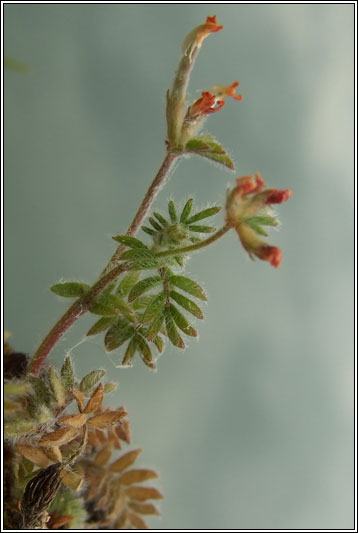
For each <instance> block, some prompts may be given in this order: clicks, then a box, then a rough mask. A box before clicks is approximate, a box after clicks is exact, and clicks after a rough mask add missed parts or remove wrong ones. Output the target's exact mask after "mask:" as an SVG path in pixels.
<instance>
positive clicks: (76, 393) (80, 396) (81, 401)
mask: <svg viewBox="0 0 358 533" xmlns="http://www.w3.org/2000/svg"><path fill="white" fill-rule="evenodd" d="M70 392H71V394H72V396H73V398H74V399H75V400H76V402H77V407H78V410H79V411H80V413H82V411H83V408H84V406H85V394H84V392H82V391H80V390H77V389H71V391H70Z"/></svg>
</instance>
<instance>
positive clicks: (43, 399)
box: [29, 376, 52, 405]
mask: <svg viewBox="0 0 358 533" xmlns="http://www.w3.org/2000/svg"><path fill="white" fill-rule="evenodd" d="M29 381H30V383H31V385H32V388H33V390H34V392H35V395H36V403H37V404H38V405H39V404H42V403H43V404H45V405H50V403H51V399H52V393H51V391H50V389H49V387H48V386H47V385H46V383H45V381H44V380H43V379H41V378H37V377H35V376H30V378H29Z"/></svg>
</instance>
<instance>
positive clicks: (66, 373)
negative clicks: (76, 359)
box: [61, 355, 75, 389]
mask: <svg viewBox="0 0 358 533" xmlns="http://www.w3.org/2000/svg"><path fill="white" fill-rule="evenodd" d="M61 378H62V381H63V383H64V384H65V385H66V387H67V389H72V388H73V386H74V384H75V374H74V371H73V367H72V361H71V358H70V356H69V355H67V356H66V358H65V360H64V363H63V365H62V368H61Z"/></svg>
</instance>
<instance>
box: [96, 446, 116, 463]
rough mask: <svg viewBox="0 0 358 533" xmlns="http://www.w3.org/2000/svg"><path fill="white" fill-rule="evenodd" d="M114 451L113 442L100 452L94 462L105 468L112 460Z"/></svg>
mask: <svg viewBox="0 0 358 533" xmlns="http://www.w3.org/2000/svg"><path fill="white" fill-rule="evenodd" d="M112 450H113V444H112V442H109V443H108V444H107V446H104V447H103V448H102V449H101V450H99V452H98V453H97V454H96V455H95V458H94V462H95V464H96V465H97V466H104V465H105V464H106V463H108V461H109V460H110V458H111V455H112Z"/></svg>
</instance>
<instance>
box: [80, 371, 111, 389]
mask: <svg viewBox="0 0 358 533" xmlns="http://www.w3.org/2000/svg"><path fill="white" fill-rule="evenodd" d="M105 373H106V371H105V370H101V369H100V370H92V372H90V373H89V374H87V375H86V376H85V377H84V378H83V379H82V380H81V382H80V386H79V389H80V391H82V392H84V393H85V394H87V395H88V394H90V392H91V389H93V387H94V386H95V385H96V384H97V382H98V381H99V380H100V379H102V378H103V376H104V375H105Z"/></svg>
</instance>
